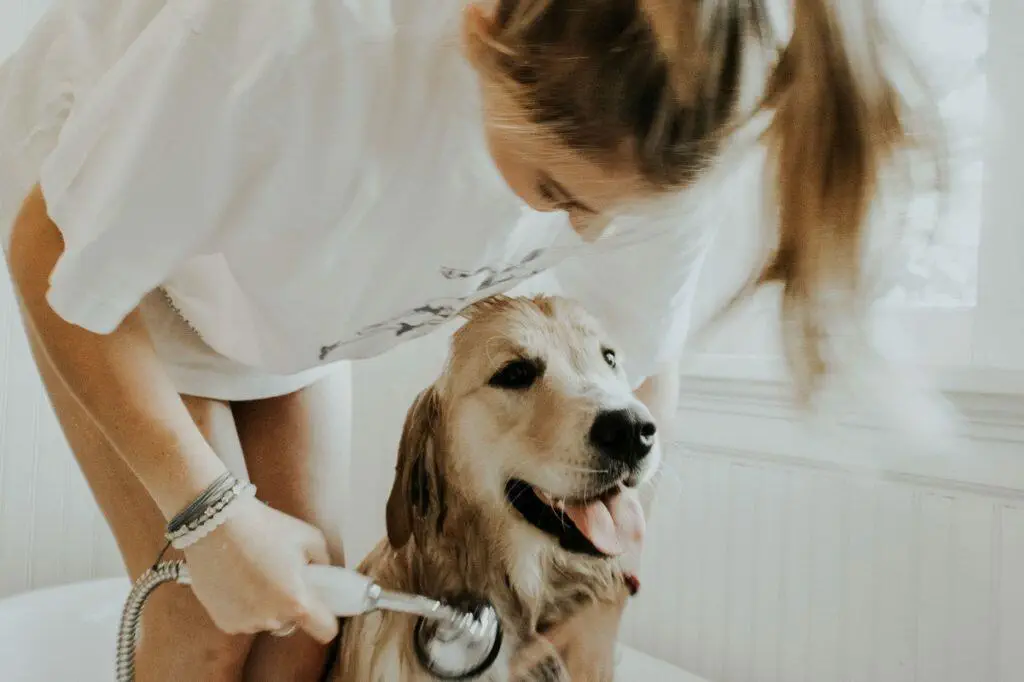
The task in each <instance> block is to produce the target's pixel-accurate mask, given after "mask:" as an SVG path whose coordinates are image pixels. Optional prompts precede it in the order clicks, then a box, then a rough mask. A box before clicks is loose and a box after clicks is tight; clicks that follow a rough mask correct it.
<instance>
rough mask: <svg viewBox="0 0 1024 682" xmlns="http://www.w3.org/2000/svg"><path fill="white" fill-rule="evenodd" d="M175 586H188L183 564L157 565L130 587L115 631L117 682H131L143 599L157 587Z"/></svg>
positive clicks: (133, 673) (186, 572)
mask: <svg viewBox="0 0 1024 682" xmlns="http://www.w3.org/2000/svg"><path fill="white" fill-rule="evenodd" d="M169 582H176V583H179V584H181V585H188V584H189V583H190V579H189V575H188V569H187V568H185V562H184V561H180V560H179V561H164V562H162V563H158V564H156V565H155V566H153V567H152V568H150V569H149V570H148V571H146V572H145V573H143V574H142V576H141V577H140V578H139V579H138V580H137V581H136V582H135V584H134V585H132V591H131V592H129V593H128V599H126V600H125V603H124V609H123V610H122V611H121V625H120V627H119V628H118V631H117V682H135V647H136V645H137V644H138V642H139V620H140V619H141V617H142V607H143V606H144V605H145V604H146V598H147V597H149V595H150V594H151V593H152V592H153V590H155V589H156V588H157V587H159V586H160V585H163V584H164V583H169Z"/></svg>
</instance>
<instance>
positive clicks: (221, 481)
mask: <svg viewBox="0 0 1024 682" xmlns="http://www.w3.org/2000/svg"><path fill="white" fill-rule="evenodd" d="M255 494H256V486H254V485H253V484H252V483H249V482H247V481H239V480H238V479H236V478H235V477H234V476H232V475H231V474H230V473H224V474H222V475H221V476H219V477H218V478H217V480H215V481H214V482H213V483H211V484H210V485H209V487H207V489H206V490H205V491H203V493H202V494H200V495H199V497H197V498H196V499H195V500H193V501H192V502H191V503H190V504H189V505H188V506H187V507H185V508H184V509H183V510H182V511H180V512H179V513H178V514H177V515H175V517H174V518H173V519H171V521H170V523H168V524H167V532H166V534H165V535H164V537H165V538H167V541H168V542H169V543H170V544H171V546H172V547H174V548H175V549H186V548H188V547H191V546H192V545H194V544H195V543H197V542H199V541H200V540H202V539H203V538H205V537H206V536H207V535H209V534H210V533H212V532H213V531H214V530H215V529H217V528H218V527H220V526H221V525H223V524H224V522H225V521H227V519H228V516H229V514H230V513H231V510H232V509H233V508H234V505H233V504H232V503H233V502H235V501H237V500H239V499H241V498H242V497H252V496H254V495H255Z"/></svg>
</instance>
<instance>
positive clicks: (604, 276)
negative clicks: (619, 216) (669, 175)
mask: <svg viewBox="0 0 1024 682" xmlns="http://www.w3.org/2000/svg"><path fill="white" fill-rule="evenodd" d="M644 232H645V230H644V228H642V227H639V229H638V230H637V233H636V234H631V235H630V236H629V237H616V236H612V237H610V238H609V239H610V240H612V243H609V244H607V245H602V244H601V242H598V243H597V244H595V245H594V247H595V248H594V249H593V250H591V251H588V252H586V253H583V254H581V255H579V256H576V257H573V258H571V259H569V260H566V261H565V262H563V263H561V264H559V265H558V266H557V267H556V268H555V277H556V279H557V282H558V287H559V289H560V290H561V291H562V293H564V294H565V295H566V296H568V297H571V298H574V299H576V300H578V301H579V302H580V303H582V304H583V305H584V306H585V307H586V308H587V309H588V310H589V311H590V312H591V313H592V314H593V315H595V316H596V317H597V318H598V320H599V321H600V322H601V323H602V325H603V326H604V327H605V329H606V330H607V331H608V333H609V334H610V335H611V338H612V340H613V341H614V342H615V343H616V344H618V346H619V348H618V350H619V352H620V353H621V354H622V355H623V359H624V365H625V368H626V371H627V373H628V375H629V379H630V382H631V383H632V385H633V386H634V387H637V386H639V385H640V384H641V383H643V381H644V379H646V378H647V377H649V376H651V375H652V374H654V373H655V372H656V370H657V368H658V367H659V366H660V365H661V364H663V363H665V362H669V361H672V360H675V359H677V358H678V357H679V355H680V354H681V353H682V350H683V344H684V342H685V340H686V336H687V333H688V332H689V328H690V318H691V313H692V308H693V301H694V295H695V292H696V289H697V280H698V278H699V275H700V270H701V266H702V265H703V262H704V259H705V256H706V254H707V251H708V248H709V246H710V243H711V232H710V231H707V230H705V231H702V232H700V233H696V234H695V233H694V232H692V231H685V230H683V229H674V228H672V227H671V226H669V227H665V226H660V225H659V226H653V225H652V226H651V227H650V228H649V229H648V230H647V232H648V235H647V236H645V235H644ZM620 239H621V240H622V243H621V244H615V243H614V242H615V241H618V240H620Z"/></svg>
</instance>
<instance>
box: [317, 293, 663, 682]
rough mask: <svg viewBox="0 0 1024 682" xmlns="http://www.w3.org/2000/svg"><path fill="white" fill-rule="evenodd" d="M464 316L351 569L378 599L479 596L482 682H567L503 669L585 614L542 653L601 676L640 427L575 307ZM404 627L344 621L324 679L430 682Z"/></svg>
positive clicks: (650, 432) (635, 539)
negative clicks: (493, 622) (485, 636)
mask: <svg viewBox="0 0 1024 682" xmlns="http://www.w3.org/2000/svg"><path fill="white" fill-rule="evenodd" d="M464 317H466V320H467V321H466V323H465V324H464V325H463V326H462V327H461V328H460V329H459V330H458V331H457V332H456V333H455V336H454V338H453V341H452V344H451V352H450V355H449V359H448V364H447V366H446V368H445V371H444V372H443V374H442V376H441V377H440V378H438V380H437V381H436V382H435V383H434V384H433V385H431V386H430V387H429V388H427V389H426V390H425V391H423V392H422V393H421V394H420V395H419V396H418V398H417V399H416V401H415V403H414V404H413V406H412V407H411V409H410V410H409V413H408V416H407V417H406V422H405V428H404V432H403V434H402V438H401V442H400V444H399V453H398V466H397V471H396V476H395V481H394V487H393V488H392V491H391V495H390V498H389V499H388V504H387V530H388V537H387V540H385V541H382V542H381V544H380V545H378V546H377V548H376V549H375V550H374V551H373V552H371V554H370V555H369V556H368V557H367V558H366V560H365V561H364V562H363V563H362V565H361V566H360V570H361V571H362V572H364V573H366V574H368V575H370V576H372V577H373V578H375V579H376V580H377V582H378V583H379V584H381V585H382V586H383V587H386V588H390V589H395V590H401V591H405V592H413V593H417V594H424V595H428V596H431V597H433V598H437V599H454V598H457V597H459V596H460V595H466V594H472V595H480V596H483V597H485V598H487V599H489V600H490V601H491V603H492V604H494V605H495V607H496V608H497V610H498V613H499V616H500V618H501V621H502V627H503V631H504V644H503V647H502V652H501V655H500V656H499V659H498V661H497V663H496V664H495V665H494V666H493V667H492V668H491V669H490V670H489V671H488V672H487V673H485V675H484V676H483V677H481V678H479V679H481V680H484V681H485V682H506V681H507V680H512V679H559V678H558V676H557V675H561V676H562V677H563V679H568V677H567V676H566V675H567V673H566V672H565V670H564V668H563V669H562V671H561V672H559V673H557V675H555V676H552V670H553V668H552V661H551V660H547V661H542V662H541V665H540V666H539V667H538V668H537V669H536V670H530V671H528V672H526V673H524V674H522V675H519V674H514V673H513V672H511V671H510V664H511V662H512V661H513V660H515V659H517V658H519V657H517V654H518V653H521V651H522V648H523V647H525V646H527V645H530V644H531V643H533V647H532V648H533V649H537V648H538V647H537V646H536V643H537V642H538V641H541V642H542V641H544V640H542V639H541V638H540V637H539V635H542V634H543V633H544V632H545V631H547V630H548V629H550V628H551V627H552V626H554V625H556V624H561V623H563V622H565V621H566V620H567V619H570V618H571V617H572V616H573V614H575V613H578V612H579V611H580V610H581V609H582V608H584V607H586V606H592V605H593V606H597V607H598V608H596V609H591V610H588V612H587V613H588V616H587V618H586V621H587V622H585V623H583V624H582V627H579V628H578V632H574V633H573V640H574V641H573V643H572V645H571V646H570V647H569V649H568V650H563V651H562V652H560V653H561V655H560V656H558V657H556V658H560V659H561V661H562V663H563V664H564V666H565V667H568V668H569V669H570V670H571V671H572V672H571V674H572V676H573V679H575V680H576V681H577V682H580V681H583V680H585V681H586V682H599V681H601V680H610V679H612V678H613V667H614V664H613V656H614V646H613V643H614V640H615V636H616V634H617V630H618V620H619V614H620V613H621V608H620V607H621V604H622V601H623V600H624V599H625V595H626V594H627V590H628V586H627V583H628V582H629V581H628V579H627V578H628V577H627V576H625V575H624V573H623V570H622V568H621V566H620V564H619V560H618V557H619V556H620V555H622V554H623V553H625V552H627V551H629V550H631V549H632V548H635V546H637V545H638V544H639V541H640V539H641V537H642V534H643V531H644V516H643V510H642V509H641V507H640V503H639V500H638V497H637V494H636V487H637V486H638V485H640V484H642V483H644V482H645V481H647V480H648V479H649V478H650V476H651V475H652V474H653V473H654V471H655V469H656V468H657V466H658V459H659V454H658V452H659V450H658V448H657V447H656V444H655V425H654V422H653V420H652V418H651V415H650V413H649V412H648V410H647V409H646V408H645V407H644V405H643V404H642V403H641V402H639V401H638V400H637V399H636V398H635V397H634V396H633V393H632V391H631V390H630V386H629V384H628V382H627V379H626V375H625V373H624V372H623V369H622V366H621V359H620V357H619V356H618V354H617V353H616V348H615V345H614V343H613V342H612V340H610V339H608V338H606V336H605V334H604V333H603V332H602V330H601V328H600V327H599V325H598V324H597V323H596V321H595V320H594V319H593V318H592V317H591V316H590V315H588V314H587V313H586V312H585V311H584V310H583V309H582V308H581V307H580V306H579V305H577V304H575V303H573V302H571V301H568V300H565V299H561V298H550V297H538V298H529V299H527V298H506V297H499V298H493V299H488V300H487V301H485V302H482V303H479V304H477V305H475V306H473V307H472V308H470V309H469V310H468V311H466V313H464ZM602 603H604V604H607V605H609V608H608V609H607V610H602V609H601V608H600V604H602ZM591 612H593V613H594V617H591V616H590V615H589V614H590V613H591ZM601 613H604V614H605V616H606V617H604V618H602V617H601V616H600V615H599V614H601ZM598 621H601V622H600V623H598ZM413 626H414V619H413V618H411V617H408V616H405V615H402V614H393V613H373V614H369V615H366V616H362V617H358V618H354V619H352V620H350V621H349V622H347V623H346V624H345V627H344V632H343V637H342V642H341V649H340V654H339V658H338V662H337V666H336V671H335V673H334V674H333V677H332V679H333V680H336V681H337V682H420V681H424V682H426V681H427V680H433V679H434V678H433V677H432V676H431V675H430V674H429V673H428V672H426V671H425V670H424V669H423V667H422V666H421V665H420V664H419V663H418V661H417V658H416V656H415V654H414V651H413V647H412V637H413ZM573 651H575V652H577V654H576V655H574V654H573V653H572V652H573ZM542 658H543V657H542ZM554 667H555V668H557V667H558V666H557V665H555V666H554ZM542 670H544V671H546V672H541V671H542Z"/></svg>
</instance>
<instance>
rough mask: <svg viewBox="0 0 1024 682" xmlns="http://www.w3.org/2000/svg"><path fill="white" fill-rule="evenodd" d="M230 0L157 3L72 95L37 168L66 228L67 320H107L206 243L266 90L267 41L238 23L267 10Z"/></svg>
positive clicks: (104, 324) (57, 290)
mask: <svg viewBox="0 0 1024 682" xmlns="http://www.w3.org/2000/svg"><path fill="white" fill-rule="evenodd" d="M269 4H270V5H278V3H269ZM281 4H282V5H283V4H286V3H281ZM240 8H241V5H240V4H239V3H238V2H237V0H224V1H223V2H220V3H217V2H206V1H205V0H202V1H200V0H192V1H190V2H170V3H167V5H166V6H165V8H164V10H162V12H161V13H160V14H158V15H157V17H156V18H155V19H154V20H153V21H152V22H151V23H150V24H149V25H148V26H147V27H146V28H145V29H144V30H143V31H142V33H141V34H140V35H139V36H138V38H137V39H136V40H135V41H134V42H133V43H132V44H131V45H130V47H129V48H128V49H127V51H126V52H125V54H124V55H123V56H122V57H121V59H120V60H119V61H117V62H116V63H115V64H114V65H113V66H112V67H111V68H110V69H109V70H108V71H107V72H105V73H104V74H103V75H102V76H101V77H100V78H99V80H98V81H96V82H95V83H93V84H92V85H90V86H89V88H88V92H86V93H85V95H84V96H83V97H82V98H81V99H80V100H79V101H76V102H75V105H74V107H73V109H72V114H71V116H70V118H69V119H68V121H67V122H66V124H65V125H64V127H63V129H62V130H61V133H60V136H59V139H58V141H57V143H56V146H55V148H54V149H53V150H52V152H51V153H50V154H49V155H48V157H47V158H46V160H45V161H44V162H43V165H42V168H41V170H40V185H41V187H42V191H43V194H44V196H45V197H46V201H47V206H48V209H49V212H50V217H51V218H52V219H53V221H54V222H55V223H56V224H57V226H58V227H59V229H60V231H61V233H62V236H63V238H64V252H63V254H62V256H61V257H60V259H59V260H58V262H57V264H56V267H55V268H54V271H53V273H52V275H51V278H50V289H49V292H48V294H47V297H48V301H49V303H50V305H51V306H52V307H53V309H54V310H55V311H56V312H57V314H59V315H60V316H61V317H63V318H64V319H66V320H67V321H69V322H71V323H73V324H76V325H79V326H81V327H84V328H86V329H89V330H91V331H93V332H96V333H101V334H103V333H109V332H111V331H113V330H114V329H116V328H117V326H118V325H119V324H120V323H121V322H122V321H123V320H124V318H125V317H126V316H127V315H128V314H129V313H130V312H131V311H132V310H133V309H134V308H135V307H136V306H137V305H138V303H139V301H140V300H141V299H142V298H143V297H144V296H145V295H146V293H148V292H149V291H151V290H153V289H154V288H156V287H158V286H159V285H160V284H162V283H163V282H164V281H166V279H167V278H168V276H169V275H170V274H171V273H173V272H174V270H175V269H176V268H177V267H179V266H180V265H181V264H183V263H184V262H185V261H187V260H188V259H189V258H190V257H192V256H194V255H197V254H200V253H205V252H208V251H210V250H211V249H213V244H214V242H215V240H216V237H217V231H218V229H219V227H220V225H221V224H222V222H221V218H222V217H223V214H224V213H225V212H226V211H227V210H229V208H230V207H231V205H232V203H233V202H237V201H238V200H239V192H240V189H241V188H243V187H244V184H243V183H244V182H245V181H246V178H244V176H243V174H241V173H239V172H237V169H240V168H246V165H245V164H246V161H247V159H246V154H247V149H248V148H247V145H246V140H250V139H253V138H254V137H257V136H259V135H260V134H261V133H262V132H264V131H263V130H261V129H260V127H261V126H264V125H265V123H264V122H265V121H266V120H267V118H268V116H267V114H268V111H267V103H268V102H270V101H272V99H273V98H272V97H271V96H270V95H269V90H270V88H271V87H272V85H273V84H272V76H271V75H270V74H273V71H272V70H268V68H267V64H268V61H269V60H268V59H267V57H268V54H269V52H270V51H273V50H274V49H276V48H275V46H274V43H273V41H272V40H268V41H264V42H262V43H261V41H260V40H259V39H258V36H257V35H255V32H254V31H253V30H252V29H253V26H249V25H248V24H247V22H253V21H257V20H258V21H260V22H263V23H268V22H267V19H268V17H267V16H266V15H265V13H264V14H263V15H261V16H253V17H252V19H244V13H242V14H240V13H239V12H240ZM232 13H234V14H235V15H237V17H238V18H243V20H241V21H238V22H232V21H231V19H232ZM254 14H256V15H259V14H260V13H259V12H255V13H254ZM269 113H273V112H269ZM257 139H258V137H257ZM248 180H251V178H248Z"/></svg>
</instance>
